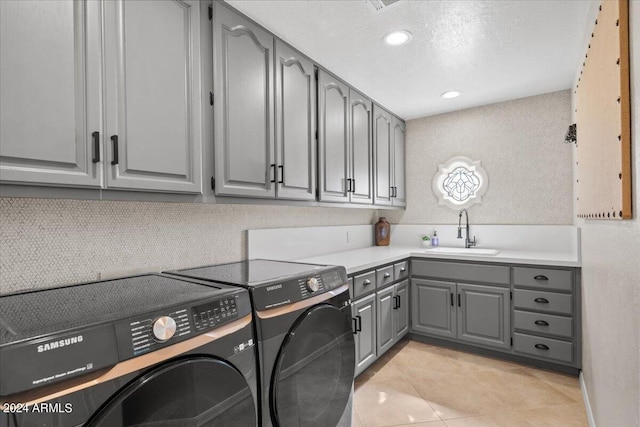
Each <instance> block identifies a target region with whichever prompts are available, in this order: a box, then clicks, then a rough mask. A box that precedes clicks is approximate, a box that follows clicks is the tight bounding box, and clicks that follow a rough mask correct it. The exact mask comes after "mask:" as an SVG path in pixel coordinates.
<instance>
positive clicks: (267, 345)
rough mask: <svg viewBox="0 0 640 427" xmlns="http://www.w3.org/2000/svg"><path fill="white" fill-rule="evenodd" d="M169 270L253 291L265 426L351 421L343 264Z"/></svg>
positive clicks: (350, 342) (313, 426)
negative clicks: (340, 265) (338, 265)
mask: <svg viewBox="0 0 640 427" xmlns="http://www.w3.org/2000/svg"><path fill="white" fill-rule="evenodd" d="M170 273H171V274H177V275H180V276H183V277H189V278H194V279H198V280H207V281H212V282H222V283H226V284H230V285H234V286H241V287H244V288H246V289H248V290H249V292H250V293H251V300H252V304H253V310H254V314H255V316H254V324H255V328H256V338H257V340H258V356H259V357H258V358H259V360H260V365H259V366H260V373H259V378H260V390H261V391H260V395H261V405H260V409H259V411H260V413H261V414H262V417H261V419H262V426H264V427H271V426H279V427H294V426H295V427H334V426H341V427H342V426H350V425H351V408H352V397H353V379H354V369H355V344H354V339H353V334H354V332H353V329H352V318H351V301H350V299H349V286H348V282H347V275H346V271H345V269H344V267H336V266H326V265H315V264H304V263H293V262H282V261H270V260H250V261H243V262H237V263H231V264H223V265H215V266H206V267H200V268H194V269H188V270H180V271H174V272H170Z"/></svg>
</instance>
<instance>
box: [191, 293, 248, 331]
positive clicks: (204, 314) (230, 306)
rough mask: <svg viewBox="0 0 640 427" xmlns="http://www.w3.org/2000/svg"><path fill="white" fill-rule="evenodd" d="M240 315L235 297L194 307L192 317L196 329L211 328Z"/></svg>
mask: <svg viewBox="0 0 640 427" xmlns="http://www.w3.org/2000/svg"><path fill="white" fill-rule="evenodd" d="M236 317H238V308H237V306H236V300H235V298H233V297H230V298H225V299H221V300H218V301H214V302H211V303H208V304H204V305H200V306H196V307H193V312H192V318H193V324H194V325H195V327H196V330H198V331H200V330H202V329H206V328H211V327H213V326H218V325H220V324H222V323H226V322H227V321H228V320H230V319H235V318H236Z"/></svg>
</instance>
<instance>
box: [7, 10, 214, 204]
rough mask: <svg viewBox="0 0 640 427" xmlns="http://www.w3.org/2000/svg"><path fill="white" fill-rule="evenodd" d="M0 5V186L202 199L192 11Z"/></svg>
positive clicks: (195, 13) (197, 73)
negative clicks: (105, 190) (193, 195)
mask: <svg viewBox="0 0 640 427" xmlns="http://www.w3.org/2000/svg"><path fill="white" fill-rule="evenodd" d="M0 5H1V6H0V7H2V13H1V15H2V37H1V38H2V46H1V52H2V64H3V68H2V73H1V75H2V76H1V80H2V88H1V90H2V108H1V111H2V113H1V121H2V123H1V124H0V128H1V132H2V135H1V138H2V145H1V148H0V156H1V159H0V170H1V173H2V175H1V177H0V178H1V180H2V181H3V182H18V183H27V184H38V185H57V186H73V187H96V188H109V189H125V190H145V191H162V192H177V193H200V192H201V191H202V184H201V182H202V177H201V160H202V157H201V123H200V58H199V52H200V45H199V40H200V26H199V16H200V15H199V13H200V11H199V4H198V2H195V1H177V0H171V1H144V2H124V1H122V0H117V1H104V2H81V1H73V2H72V1H59V2H0ZM103 13H104V15H103ZM159 21H161V22H163V25H162V26H158V25H157V23H158V22H159ZM103 47H104V50H103ZM42 64H46V67H43V66H42ZM103 66H104V75H103V74H102V70H103ZM102 94H104V99H103V96H102ZM9 102H10V103H11V105H10V106H9V104H8V103H9ZM5 103H7V104H5ZM103 106H104V107H105V108H104V109H103Z"/></svg>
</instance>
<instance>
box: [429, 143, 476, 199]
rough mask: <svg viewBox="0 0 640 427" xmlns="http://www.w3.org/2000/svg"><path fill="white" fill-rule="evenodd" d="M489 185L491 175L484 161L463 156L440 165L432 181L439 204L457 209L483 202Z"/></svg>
mask: <svg viewBox="0 0 640 427" xmlns="http://www.w3.org/2000/svg"><path fill="white" fill-rule="evenodd" d="M488 187H489V177H488V176H487V171H485V170H484V168H483V167H482V163H481V162H480V161H479V160H477V161H474V160H471V159H470V158H468V157H462V156H459V157H453V158H451V159H449V161H447V162H446V163H445V164H442V165H439V166H438V172H436V174H435V175H434V177H433V181H432V183H431V188H432V189H433V193H434V194H435V195H436V197H437V198H438V204H440V205H446V206H448V207H450V208H451V209H456V210H457V209H462V208H466V207H469V206H471V205H473V204H476V203H482V196H483V195H484V193H485V192H486V191H487V188H488Z"/></svg>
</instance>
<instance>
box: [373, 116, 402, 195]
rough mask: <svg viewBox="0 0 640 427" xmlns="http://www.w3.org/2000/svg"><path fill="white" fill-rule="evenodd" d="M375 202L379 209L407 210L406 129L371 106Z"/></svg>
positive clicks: (394, 119) (400, 122)
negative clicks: (398, 208) (383, 207)
mask: <svg viewBox="0 0 640 427" xmlns="http://www.w3.org/2000/svg"><path fill="white" fill-rule="evenodd" d="M373 134H374V149H375V153H374V154H375V155H374V157H375V173H374V176H375V198H374V204H376V205H379V206H399V207H404V206H406V204H407V202H406V191H405V155H404V150H405V137H404V136H405V125H404V122H402V120H400V119H399V118H397V117H395V116H392V115H391V113H389V112H388V111H386V110H385V109H383V108H381V107H380V106H378V105H374V106H373Z"/></svg>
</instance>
